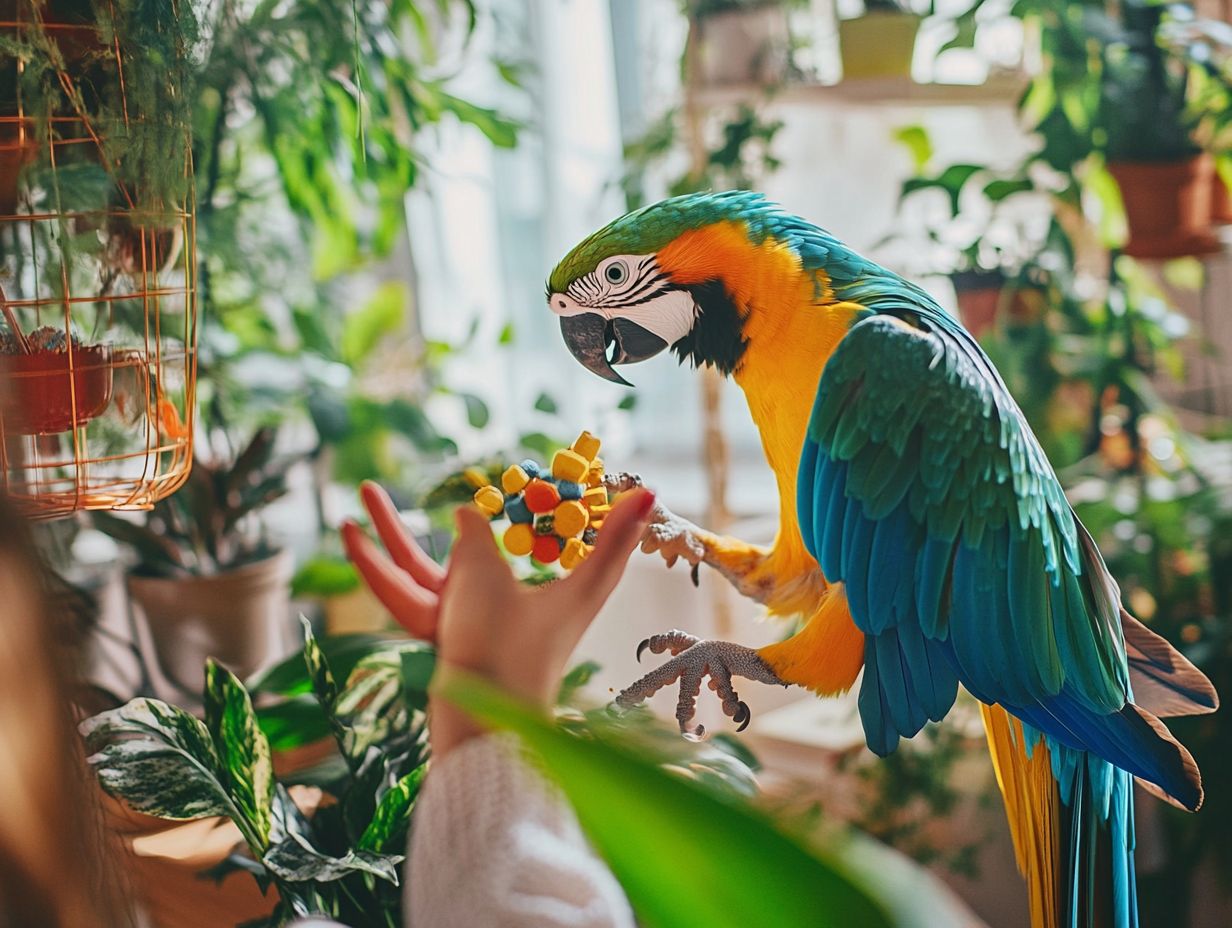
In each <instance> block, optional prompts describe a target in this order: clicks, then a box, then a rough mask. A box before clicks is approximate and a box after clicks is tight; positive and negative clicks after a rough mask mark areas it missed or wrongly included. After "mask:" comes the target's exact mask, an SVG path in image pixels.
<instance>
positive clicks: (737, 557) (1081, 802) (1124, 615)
mask: <svg viewBox="0 0 1232 928" xmlns="http://www.w3.org/2000/svg"><path fill="white" fill-rule="evenodd" d="M548 305H549V307H550V308H551V310H552V311H553V312H554V313H556V314H557V315H559V316H560V325H561V330H562V333H563V335H564V339H565V342H566V345H567V346H568V348H569V350H570V351H571V352H572V354H573V355H574V356H575V357H576V358H577V359H578V360H579V361H580V362H581V363H582V364H584V365H585V366H586V367H587V368H589V369H590V370H592V371H593V372H595V373H596V374H598V375H600V376H602V377H604V378H606V379H608V380H612V381H616V382H619V383H624V382H625V381H624V380H623V378H622V377H621V376H620V375H619V374H618V373H617V372H616V371H615V370H614V368H613V365H620V364H629V363H633V362H637V361H642V360H645V359H646V358H649V357H651V356H653V355H655V354H657V353H659V352H661V351H663V350H664V349H668V348H670V349H671V351H672V352H674V353H675V354H676V355H677V356H678V358H679V359H680V360H681V361H682V362H683V361H688V362H690V363H692V364H693V365H695V366H699V365H710V366H713V367H715V368H717V369H718V370H719V371H720V372H721V373H722V374H724V375H726V376H730V377H731V378H732V379H734V380H735V381H736V383H737V384H739V385H740V387H741V388H742V389H743V390H744V393H745V396H746V397H747V399H748V404H749V410H750V412H751V414H752V416H753V420H754V422H755V423H756V424H757V427H758V429H759V431H760V433H761V439H762V444H763V447H764V450H765V454H766V459H767V461H768V462H769V464H770V467H771V469H772V470H773V471H774V474H775V477H776V480H777V483H778V490H779V495H780V502H781V505H780V510H781V514H780V526H779V532H778V536H777V538H776V540H775V542H774V544H773V545H772V546H771V547H770V548H768V549H765V548H760V547H757V546H754V545H750V544H746V543H744V542H741V541H739V540H738V539H735V538H730V537H720V536H717V535H714V534H711V533H709V532H706V531H704V530H702V529H700V528H698V527H697V526H695V525H692V524H690V523H688V522H685V521H684V520H682V519H679V518H678V517H676V516H674V515H673V514H671V513H670V512H668V511H667V510H662V511H660V512H659V514H658V516H657V521H656V523H655V524H654V525H652V527H651V529H650V532H649V534H648V536H647V539H646V542H645V545H644V547H645V548H646V549H647V550H659V551H661V552H662V554H663V555H664V557H666V558H667V559H668V561H669V563H670V562H674V561H675V560H676V559H677V558H679V557H684V558H686V559H687V560H688V561H689V562H690V563H692V564H694V565H697V564H698V563H705V564H707V565H710V566H711V567H713V568H715V569H717V570H718V571H720V572H721V573H722V574H723V575H724V576H725V577H727V578H728V579H729V580H730V581H731V582H732V583H733V584H734V585H735V586H736V587H737V589H739V590H740V591H741V592H742V593H744V594H745V595H747V596H750V597H752V598H754V599H756V600H758V601H759V602H761V603H764V604H765V605H766V606H767V607H768V608H769V610H770V611H771V612H772V613H775V614H779V615H802V616H804V617H805V619H806V621H805V622H804V624H803V626H802V627H801V629H800V631H798V632H797V633H796V634H794V635H793V636H791V637H790V638H788V639H786V640H784V641H782V642H779V643H776V644H772V645H769V646H767V647H764V648H760V649H757V650H753V649H750V648H745V647H741V646H739V645H736V644H731V643H727V642H718V641H700V640H698V639H696V638H694V637H692V636H690V635H686V634H684V633H681V632H668V633H666V634H664V635H656V636H654V637H653V638H651V639H648V640H647V641H645V642H643V643H642V645H641V647H639V652H638V653H639V656H640V655H641V652H642V650H644V649H645V648H649V649H650V650H651V651H653V652H654V653H663V652H665V651H667V652H670V653H671V655H672V657H671V658H670V659H669V660H668V661H667V662H666V663H664V664H663V665H662V666H661V667H659V668H658V669H657V670H655V671H653V672H651V673H650V674H648V675H647V676H646V677H644V678H643V679H642V680H640V681H638V682H637V683H635V684H633V685H632V686H631V687H629V688H628V689H627V690H625V691H624V692H622V693H621V694H620V696H619V697H618V700H617V701H618V702H619V703H620V704H622V705H626V706H628V705H632V704H635V703H637V702H639V701H641V700H642V699H644V698H646V697H647V696H649V695H651V694H653V693H654V692H656V691H657V690H658V689H660V688H662V687H664V686H667V685H670V684H673V683H675V682H677V681H679V684H680V690H681V699H680V703H679V710H678V714H677V718H678V721H679V723H680V726H681V730H682V731H684V730H686V729H687V728H688V725H689V723H690V722H691V720H692V718H693V715H694V709H695V699H696V696H697V694H698V693H699V691H700V686H701V682H702V680H703V678H704V677H707V676H708V677H710V685H711V687H712V688H713V689H714V690H715V691H716V693H717V695H718V696H719V697H720V698H721V700H722V702H723V706H724V710H725V711H726V713H727V714H728V715H730V716H731V717H732V718H733V720H735V721H736V722H738V723H740V725H741V727H743V726H744V725H746V724H747V723H748V717H749V712H748V707H747V706H746V705H745V704H744V703H743V702H742V701H741V700H740V699H739V697H738V695H737V694H736V692H735V689H734V688H733V686H732V677H733V676H743V677H746V678H749V679H752V680H756V681H761V682H766V683H776V684H796V685H799V686H803V687H807V688H808V689H811V690H813V691H814V692H816V693H818V694H821V695H829V694H836V693H840V692H843V691H845V690H847V689H849V688H850V687H851V686H852V685H854V684H855V682H856V679H857V676H858V675H859V673H860V670H861V668H863V671H864V677H863V682H862V683H861V686H860V693H859V709H860V716H861V719H862V721H863V725H864V731H865V735H866V738H867V741H868V746H869V747H870V748H871V749H872V750H873V751H875V752H876V753H877V754H880V755H886V754H888V753H890V752H891V751H893V750H894V748H895V746H896V745H897V744H898V740H899V738H900V737H908V738H909V737H911V736H913V735H915V734H916V733H917V732H918V731H919V730H920V729H921V728H922V727H923V726H924V724H925V723H926V722H928V721H929V720H930V719H931V720H934V721H936V720H940V719H941V718H942V717H943V716H945V714H946V713H947V712H948V711H949V709H950V707H951V706H952V705H953V703H954V699H955V696H956V694H957V692H958V686H959V684H962V685H963V686H964V687H966V688H967V690H968V691H969V692H970V693H971V694H972V695H973V696H974V697H975V698H976V699H978V700H979V701H980V703H981V707H982V711H983V718H984V724H985V729H986V732H987V735H988V742H989V747H990V750H991V753H992V758H993V762H994V766H995V767H996V772H997V779H998V783H999V785H1000V787H1001V791H1002V793H1003V796H1004V799H1005V804H1006V809H1007V814H1008V817H1009V822H1010V826H1011V830H1012V833H1013V838H1014V843H1015V850H1016V852H1017V855H1018V863H1019V866H1020V868H1021V869H1022V871H1023V872H1024V874H1025V875H1026V877H1027V882H1028V888H1029V899H1030V906H1031V913H1032V924H1033V925H1034V926H1036V928H1044V926H1062V925H1068V926H1071V928H1079V926H1081V928H1088V926H1092V925H1097V924H1099V925H1103V924H1108V925H1115V926H1117V928H1130V926H1133V925H1136V923H1137V906H1136V903H1135V889H1134V869H1133V845H1134V837H1133V795H1132V786H1133V782H1134V780H1135V779H1137V780H1138V781H1139V782H1140V783H1141V784H1142V785H1143V786H1145V787H1146V788H1147V789H1148V790H1150V791H1151V792H1153V793H1154V794H1156V795H1158V796H1160V797H1162V798H1164V799H1166V800H1167V801H1169V802H1171V803H1173V804H1175V805H1177V806H1180V807H1181V808H1184V809H1189V810H1196V809H1197V808H1198V807H1199V806H1200V805H1201V804H1202V783H1201V777H1200V775H1199V772H1198V769H1197V766H1196V765H1195V764H1194V761H1193V758H1192V757H1191V756H1190V754H1189V752H1188V751H1187V750H1186V749H1185V748H1184V747H1183V746H1182V745H1181V744H1179V743H1178V742H1177V741H1176V740H1175V739H1174V738H1173V737H1172V735H1171V734H1170V733H1169V732H1168V729H1167V728H1166V727H1165V726H1164V724H1163V723H1162V722H1161V721H1160V717H1161V716H1175V715H1185V714H1195V713H1202V712H1209V711H1212V710H1214V709H1215V708H1216V706H1217V703H1218V700H1217V697H1216V695H1215V692H1214V690H1213V688H1212V687H1211V684H1210V682H1209V681H1208V680H1207V679H1206V677H1205V676H1203V675H1202V674H1201V673H1200V672H1199V671H1198V670H1197V669H1196V668H1195V667H1194V666H1193V665H1192V664H1190V663H1189V661H1187V660H1186V659H1185V658H1184V657H1182V656H1181V655H1180V654H1179V653H1178V652H1177V651H1175V650H1174V649H1173V648H1172V647H1171V645H1169V644H1168V643H1167V642H1166V641H1165V640H1163V639H1162V638H1160V637H1159V636H1157V635H1155V634H1154V633H1153V632H1151V631H1150V630H1149V629H1147V628H1146V627H1145V626H1143V625H1142V624H1141V623H1140V622H1138V621H1137V620H1136V619H1135V618H1134V617H1133V616H1131V615H1130V614H1129V613H1128V612H1126V610H1125V609H1124V607H1123V606H1122V605H1121V599H1120V591H1119V589H1118V588H1117V584H1116V581H1115V580H1114V579H1113V578H1112V576H1111V575H1110V574H1109V572H1108V570H1107V568H1106V567H1105V565H1104V562H1103V559H1102V558H1101V556H1100V553H1099V550H1098V549H1097V548H1096V546H1095V543H1094V542H1093V541H1092V539H1091V537H1090V535H1089V534H1088V533H1087V531H1086V529H1084V528H1083V526H1082V523H1081V522H1079V521H1078V518H1077V517H1076V516H1075V514H1074V512H1073V510H1072V509H1071V508H1070V506H1069V504H1068V502H1067V501H1066V499H1065V495H1064V493H1063V492H1062V489H1061V485H1060V484H1059V483H1058V481H1057V478H1056V475H1055V474H1054V472H1053V470H1052V467H1051V466H1050V464H1049V463H1048V460H1047V458H1046V457H1045V455H1044V452H1043V451H1042V449H1041V448H1040V446H1039V443H1038V442H1037V441H1036V438H1035V436H1034V435H1033V434H1032V432H1031V429H1030V427H1029V426H1028V425H1027V423H1026V421H1025V419H1024V418H1023V415H1022V413H1021V411H1020V410H1019V408H1018V406H1017V405H1016V404H1015V402H1014V399H1013V397H1011V396H1010V394H1009V392H1008V391H1007V389H1006V386H1005V383H1004V382H1003V381H1002V379H1001V377H1000V376H999V375H998V373H997V371H996V369H995V368H994V367H993V365H992V362H991V361H990V360H989V359H988V356H987V355H986V354H985V353H984V352H983V351H982V350H981V349H980V346H979V345H978V344H977V343H976V341H975V340H974V339H973V338H972V337H971V335H970V334H968V333H967V332H966V331H965V330H964V329H963V327H962V326H961V325H960V324H959V323H958V322H957V321H955V320H954V319H953V318H952V317H951V316H949V315H948V314H947V313H946V312H945V311H944V310H942V309H941V308H940V307H939V306H938V305H937V303H936V302H935V301H934V300H933V299H932V297H930V296H929V295H928V294H927V293H926V292H925V291H924V290H922V289H920V288H919V287H917V286H915V285H913V284H911V283H908V282H907V281H905V280H903V279H902V278H901V277H899V276H897V275H896V274H894V273H892V272H890V271H888V270H886V269H885V268H882V267H880V266H878V265H877V264H875V263H873V262H872V261H869V260H867V259H866V258H863V257H861V256H860V255H858V254H856V253H855V252H853V251H852V250H851V249H849V248H847V247H846V246H844V245H843V244H842V243H841V242H840V241H839V240H838V239H836V238H835V237H834V236H832V235H831V234H830V233H828V232H826V231H825V230H823V229H821V228H818V227H817V226H815V225H813V224H812V223H809V222H806V221H805V220H803V219H800V218H798V217H796V216H793V215H791V214H789V213H787V212H785V211H784V210H782V209H781V208H780V207H778V206H776V205H775V204H773V203H770V202H768V201H767V200H766V199H764V198H763V197H761V196H760V195H757V194H754V193H748V192H743V191H731V192H726V193H713V194H710V193H707V194H693V195H688V196H683V197H676V198H674V199H670V200H665V201H663V202H661V203H657V204H654V205H652V206H648V207H646V208H644V209H641V210H638V211H636V212H633V213H630V214H628V215H626V216H623V217H621V218H620V219H617V220H615V221H614V222H612V223H611V224H610V225H608V226H606V227H605V228H603V229H601V230H599V231H598V232H596V233H594V234H593V235H591V236H590V237H589V238H587V239H585V240H584V241H583V242H581V243H580V244H579V245H578V246H577V247H576V248H574V249H573V250H572V251H571V252H570V253H569V254H568V255H567V256H566V257H565V258H564V260H562V261H561V262H560V264H559V265H558V266H557V267H556V269H555V270H554V271H553V272H552V274H551V277H550V279H549V281H548Z"/></svg>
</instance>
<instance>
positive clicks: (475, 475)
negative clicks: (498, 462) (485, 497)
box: [462, 467, 492, 490]
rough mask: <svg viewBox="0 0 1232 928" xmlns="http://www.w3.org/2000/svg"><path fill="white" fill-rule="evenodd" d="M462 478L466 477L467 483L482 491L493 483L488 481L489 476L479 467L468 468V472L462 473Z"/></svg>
mask: <svg viewBox="0 0 1232 928" xmlns="http://www.w3.org/2000/svg"><path fill="white" fill-rule="evenodd" d="M462 476H463V477H465V478H466V482H467V483H469V484H470V485H471V486H473V487H474V488H475V489H476V490H482V489H483V488H484V487H486V486H487V485H488V484H490V483H491V482H492V481H491V480H489V479H488V475H487V474H485V473H484V472H483V471H482V470H480V469H479V468H478V467H468V468H467V469H466V470H464V471H462Z"/></svg>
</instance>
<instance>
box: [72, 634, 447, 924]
mask: <svg viewBox="0 0 1232 928" xmlns="http://www.w3.org/2000/svg"><path fill="white" fill-rule="evenodd" d="M424 653H425V651H424V646H423V645H421V644H417V643H412V642H404V643H402V644H401V645H393V644H389V643H385V645H384V646H383V648H382V649H381V650H376V651H372V652H370V653H368V654H366V655H365V656H363V657H362V658H360V659H359V660H358V661H356V662H355V663H354V665H353V667H352V668H351V670H350V672H349V673H348V674H347V676H346V677H345V679H344V680H343V682H342V683H341V684H340V683H339V682H338V679H337V678H335V677H334V675H333V672H332V671H331V669H330V664H329V661H328V659H327V658H326V656H325V654H324V652H323V651H322V649H321V648H319V647H318V646H317V644H316V641H315V640H314V639H313V637H312V635H311V634H310V633H309V634H307V635H306V639H305V644H304V653H303V661H304V664H305V668H306V671H307V677H308V680H309V686H310V689H311V693H312V696H313V698H314V699H315V702H316V706H317V710H318V712H319V713H320V716H321V717H322V718H323V720H324V722H325V727H326V731H327V732H328V733H329V734H331V735H332V736H333V738H334V740H335V743H336V746H337V758H338V759H339V760H340V763H338V764H336V765H334V767H333V768H332V769H331V770H330V771H329V772H328V773H326V774H325V775H323V776H321V777H319V778H318V781H317V782H318V785H319V786H320V788H322V789H323V790H324V791H325V792H326V793H327V794H328V795H329V796H330V797H331V798H332V799H333V800H334V801H333V802H330V803H319V804H318V805H317V808H316V811H315V813H314V814H313V815H312V816H311V818H309V817H308V816H306V815H305V814H304V812H303V811H302V810H301V809H300V807H299V806H297V805H296V803H295V801H294V799H293V798H292V793H291V789H290V788H289V787H291V786H293V785H294V784H293V783H292V782H280V781H279V780H278V779H277V778H276V777H275V775H274V772H273V761H272V755H271V748H270V741H269V739H268V738H267V736H266V734H265V732H264V731H263V730H262V726H261V722H260V718H259V716H258V714H257V712H256V711H255V710H254V708H253V703H252V698H251V696H250V695H249V692H248V690H247V689H246V688H245V686H244V684H243V683H242V682H241V681H240V680H239V679H238V678H237V677H236V676H235V675H234V674H232V673H231V672H230V671H228V670H227V669H225V668H224V667H222V666H220V665H218V664H216V663H215V662H214V661H212V660H211V661H209V662H208V663H207V664H206V671H205V680H206V682H205V689H204V693H203V701H204V705H205V713H204V715H205V718H204V721H202V720H201V719H198V718H196V717H195V716H193V715H191V714H189V713H187V712H185V711H184V710H182V709H178V708H176V707H174V706H170V705H168V704H166V703H164V702H160V701H158V700H155V699H136V700H133V701H132V702H130V703H128V704H127V705H124V706H122V707H120V708H118V709H113V710H110V711H108V712H104V713H101V714H100V715H97V716H94V717H93V718H90V719H87V720H86V721H85V722H83V723H82V725H81V730H82V734H83V735H84V737H85V740H86V747H87V750H88V751H89V752H90V755H91V756H90V758H89V761H90V764H91V766H92V767H93V768H94V771H95V773H96V775H97V776H98V778H99V782H100V784H101V785H102V786H103V788H104V789H106V790H107V791H108V792H110V793H111V794H112V795H114V796H116V797H117V798H119V799H122V800H124V801H125V802H126V803H128V805H130V806H131V807H132V808H134V809H136V810H137V811H139V812H144V813H146V814H148V815H155V816H158V817H160V818H165V819H171V820H175V821H185V820H190V819H197V818H206V817H211V816H224V817H226V818H229V819H230V820H231V821H232V822H233V823H234V824H235V826H236V827H237V828H238V830H239V833H240V834H241V835H242V837H243V845H244V849H243V852H242V853H237V854H234V855H232V857H230V858H229V859H228V863H227V865H226V868H224V869H229V868H240V869H244V870H247V871H249V872H251V873H252V874H253V876H254V877H255V878H256V879H257V881H258V882H259V883H260V884H261V885H262V887H263V888H265V887H268V886H273V887H274V888H275V889H276V891H277V894H278V902H277V904H276V906H275V907H274V911H273V912H272V914H271V915H270V917H269V918H268V919H267V920H266V921H265V922H264V924H265V925H268V926H275V925H283V924H286V923H287V922H289V921H291V920H292V919H294V918H296V917H299V916H303V915H310V914H319V915H328V916H330V917H332V918H337V919H340V920H341V921H342V922H343V923H344V924H346V925H348V926H354V928H369V926H372V928H378V926H379V928H399V926H401V925H402V924H403V922H402V918H401V890H400V889H399V886H398V884H399V881H400V869H401V864H402V862H403V859H404V853H405V847H406V833H407V827H408V824H409V822H410V815H411V809H412V808H413V806H414V803H415V797H416V795H417V793H418V790H419V786H420V783H421V782H422V780H423V776H424V773H425V772H426V760H427V742H426V737H425V732H424V718H425V717H424V713H423V707H424V705H425V699H426V696H425V693H424V692H423V688H422V685H423V683H426V677H424V676H423V675H422V674H418V675H416V674H415V671H416V670H417V669H418V665H417V663H416V658H417V657H421V656H422V655H423V654H424ZM428 659H429V666H430V654H429V658H428ZM420 663H422V661H421V662H420ZM407 668H411V669H410V670H408V669H407ZM408 679H414V680H417V681H420V682H419V684H418V686H419V689H408V687H407V684H406V681H407V680H408Z"/></svg>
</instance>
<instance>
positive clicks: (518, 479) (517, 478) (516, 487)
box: [501, 464, 530, 493]
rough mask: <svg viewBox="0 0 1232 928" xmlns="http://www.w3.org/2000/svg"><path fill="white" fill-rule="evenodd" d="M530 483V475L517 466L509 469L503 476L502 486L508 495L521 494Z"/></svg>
mask: <svg viewBox="0 0 1232 928" xmlns="http://www.w3.org/2000/svg"><path fill="white" fill-rule="evenodd" d="M528 483H530V474H528V473H526V471H524V470H522V468H521V467H519V466H518V465H517V464H514V465H513V466H511V467H509V468H508V469H507V470H506V471H505V472H504V473H503V474H501V486H502V487H503V488H504V490H505V492H506V493H521V492H522V490H523V489H524V488H525V487H526V485H527V484H528Z"/></svg>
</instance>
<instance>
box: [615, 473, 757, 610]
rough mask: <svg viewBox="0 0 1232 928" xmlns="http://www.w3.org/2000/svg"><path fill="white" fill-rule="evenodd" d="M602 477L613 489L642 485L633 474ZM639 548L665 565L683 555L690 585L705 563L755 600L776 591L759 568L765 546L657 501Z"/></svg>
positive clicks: (626, 488) (621, 489) (741, 592)
mask: <svg viewBox="0 0 1232 928" xmlns="http://www.w3.org/2000/svg"><path fill="white" fill-rule="evenodd" d="M605 479H606V482H607V486H608V488H609V489H611V490H613V491H614V492H623V491H625V490H629V489H632V488H633V487H636V486H641V485H642V480H641V478H640V477H638V476H637V475H635V474H609V475H608V476H607V477H606V478H605ZM642 550H643V551H644V552H645V553H647V554H654V553H655V552H658V553H659V554H660V555H662V557H663V559H664V560H665V561H666V562H667V566H668V567H673V566H675V564H676V562H677V561H678V560H680V559H681V558H683V559H684V560H685V561H687V562H688V563H689V564H690V565H691V566H692V567H693V571H694V572H693V582H694V584H696V583H697V566H698V565H699V564H705V565H706V566H708V567H712V568H714V569H715V570H717V571H718V572H719V573H720V574H721V575H722V576H723V577H724V578H726V579H727V581H728V582H729V583H731V585H732V586H734V587H735V588H736V590H737V592H739V593H740V594H741V595H742V596H747V597H748V598H749V599H752V600H754V601H755V602H759V603H766V604H769V602H770V601H771V600H772V599H775V598H776V597H777V595H778V593H779V590H778V589H777V588H776V584H775V582H774V575H773V573H772V572H769V571H766V570H763V569H761V568H763V567H764V566H765V565H766V564H767V562H768V558H769V557H770V554H771V551H770V549H769V548H764V547H762V546H760V545H752V544H749V543H748V542H745V541H741V540H740V539H738V538H734V537H732V536H730V535H716V534H715V533H714V532H708V531H706V530H705V529H704V528H701V527H700V526H697V525H694V524H693V523H692V522H690V521H689V520H688V519H684V518H681V517H680V516H678V515H676V514H675V513H674V512H672V511H671V510H670V509H668V508H667V507H666V506H664V505H662V504H661V503H657V504H655V508H654V509H653V510H651V513H650V524H649V525H648V526H647V528H646V534H645V536H644V537H643V538H642Z"/></svg>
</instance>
